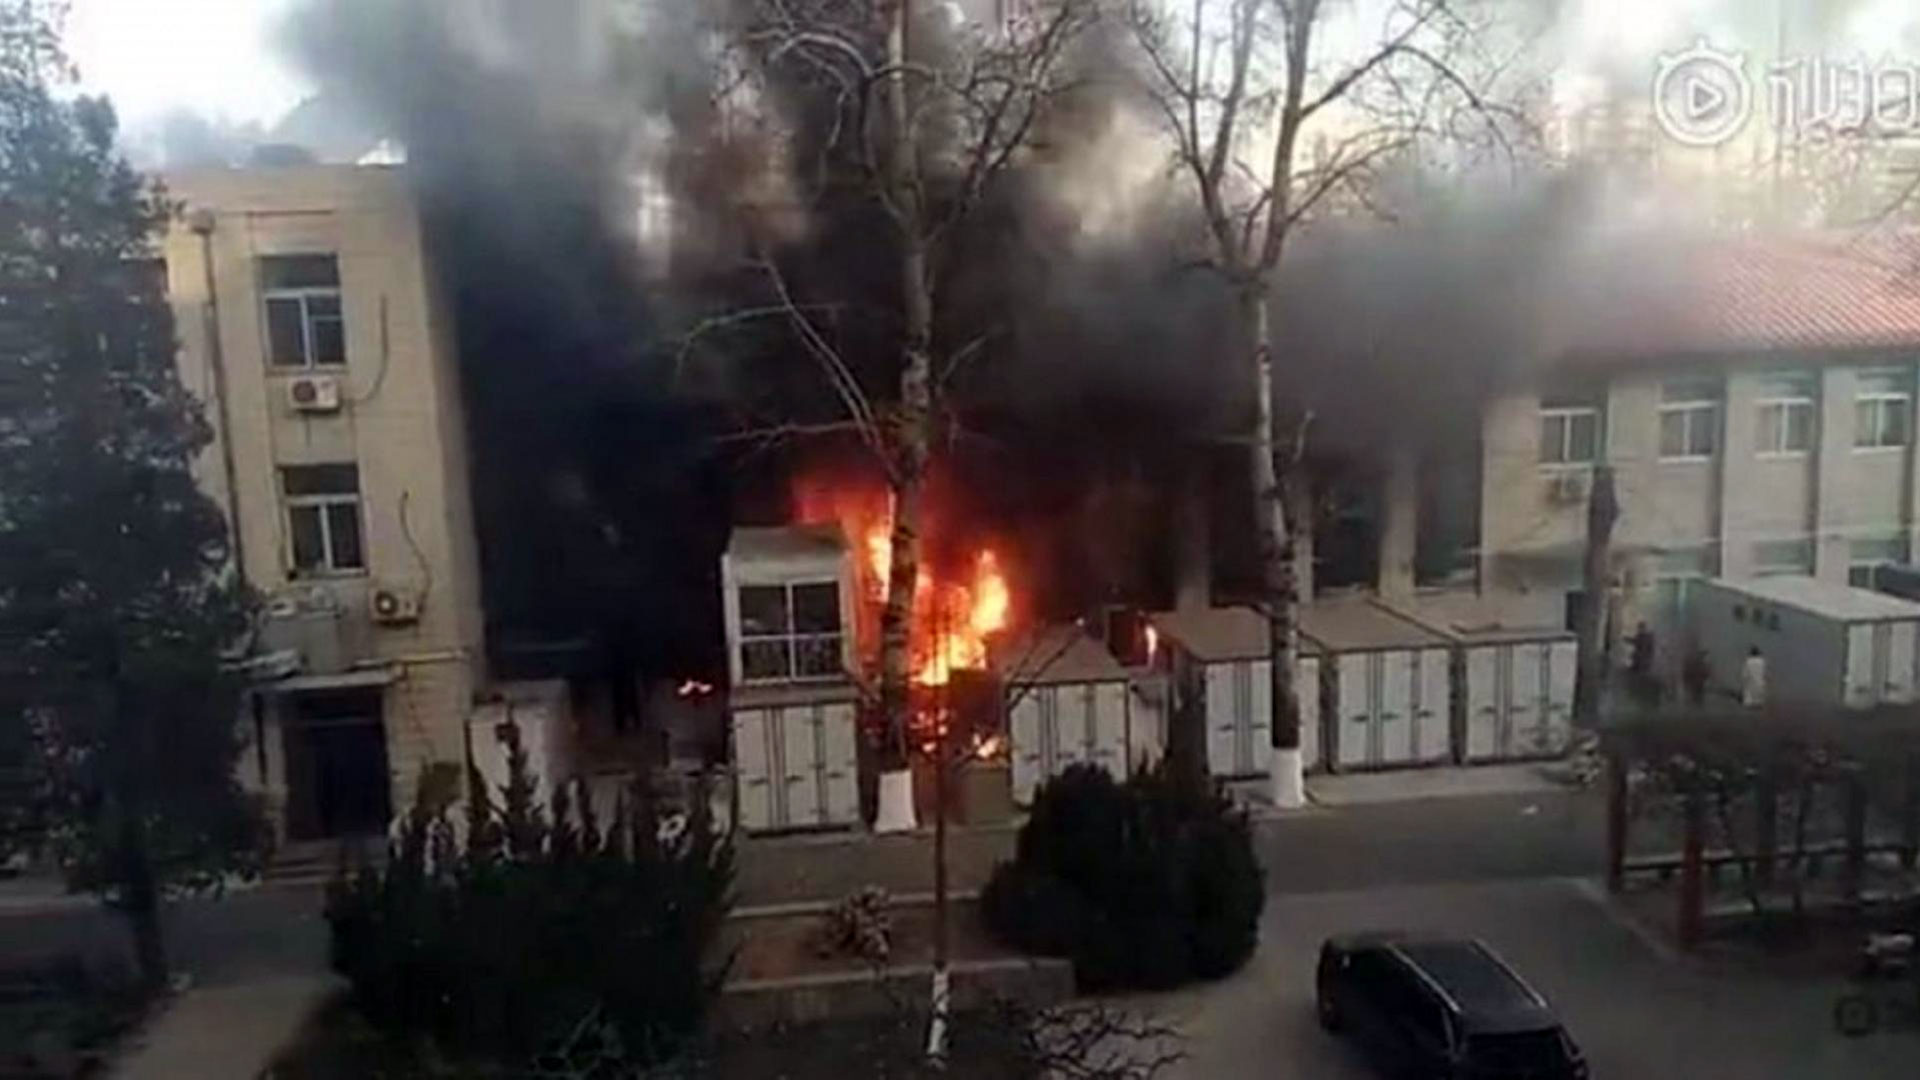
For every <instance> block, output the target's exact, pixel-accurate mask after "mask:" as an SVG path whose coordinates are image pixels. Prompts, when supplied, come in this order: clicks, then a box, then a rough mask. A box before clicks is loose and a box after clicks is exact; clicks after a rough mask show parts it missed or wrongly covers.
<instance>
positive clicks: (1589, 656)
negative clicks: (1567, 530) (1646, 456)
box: [1573, 465, 1620, 731]
mask: <svg viewBox="0 0 1920 1080" xmlns="http://www.w3.org/2000/svg"><path fill="white" fill-rule="evenodd" d="M1619 516H1620V504H1619V502H1618V501H1617V500H1616V499H1615V498H1614V491H1613V469H1611V468H1610V467H1608V466H1606V465H1598V466H1595V467H1594V470H1593V491H1592V493H1591V494H1589V496H1588V498H1587V557H1586V565H1585V568H1584V572H1583V574H1582V587H1583V588H1585V589H1586V593H1587V600H1586V603H1585V604H1584V605H1582V606H1581V608H1580V618H1579V622H1578V625H1576V626H1575V627H1574V636H1575V637H1576V638H1578V639H1579V650H1580V660H1579V666H1578V668H1577V670H1576V672H1575V676H1576V677H1575V680H1574V687H1573V721H1574V723H1575V725H1577V726H1579V727H1582V728H1585V729H1587V730H1589V731H1591V730H1592V729H1593V728H1595V727H1597V726H1598V725H1599V722H1600V686H1601V682H1602V681H1603V680H1604V679H1605V678H1606V670H1607V661H1606V649H1605V642H1604V640H1603V638H1604V635H1605V633H1606V605H1607V591H1608V589H1607V585H1608V581H1607V578H1608V567H1609V565H1610V564H1611V562H1612V559H1613V553H1612V552H1613V524H1614V522H1615V521H1616V520H1618V518H1619Z"/></svg>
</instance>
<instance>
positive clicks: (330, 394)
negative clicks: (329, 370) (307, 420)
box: [287, 375, 340, 413]
mask: <svg viewBox="0 0 1920 1080" xmlns="http://www.w3.org/2000/svg"><path fill="white" fill-rule="evenodd" d="M287 404H288V405H290V406H292V407H293V411H294V412H300V413H330V412H338V411H340V380H339V379H336V378H334V377H333V376H331V375H300V376H297V377H295V378H292V379H289V380H287Z"/></svg>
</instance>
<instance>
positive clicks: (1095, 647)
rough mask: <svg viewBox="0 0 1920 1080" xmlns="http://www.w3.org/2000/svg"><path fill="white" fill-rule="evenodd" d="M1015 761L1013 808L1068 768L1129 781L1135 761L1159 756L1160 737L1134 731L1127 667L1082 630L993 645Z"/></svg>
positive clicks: (1049, 631)
mask: <svg viewBox="0 0 1920 1080" xmlns="http://www.w3.org/2000/svg"><path fill="white" fill-rule="evenodd" d="M991 665H992V668H993V670H994V671H995V672H996V673H997V674H998V675H999V677H1000V680H1001V687H1002V693H1003V695H1004V701H1005V710H1006V716H1007V742H1008V754H1009V756H1010V758H1011V759H1012V770H1011V771H1012V777H1011V779H1012V785H1013V801H1014V802H1016V803H1019V804H1021V805H1023V806H1024V805H1027V804H1028V803H1031V802H1032V801H1033V792H1034V789H1035V788H1037V787H1039V786H1040V784H1041V783H1043V782H1044V781H1046V780H1047V779H1048V778H1049V777H1053V776H1058V775H1059V774H1060V773H1061V772H1064V771H1065V770H1066V769H1067V768H1068V767H1069V766H1071V765H1076V764H1079V763H1081V762H1088V763H1092V764H1095V765H1098V766H1100V767H1101V768H1103V769H1105V770H1107V771H1108V772H1109V773H1111V774H1113V777H1114V779H1116V780H1119V779H1125V777H1126V775H1127V772H1128V770H1129V769H1130V768H1131V767H1132V765H1133V764H1134V763H1135V761H1136V757H1137V756H1138V757H1145V756H1150V755H1152V754H1155V753H1157V752H1158V744H1159V740H1158V736H1157V733H1154V732H1149V731H1146V730H1142V731H1140V732H1139V733H1138V734H1137V737H1136V733H1135V732H1134V731H1133V719H1134V717H1133V709H1132V704H1131V698H1132V695H1131V694H1130V693H1129V689H1128V687H1129V678H1128V672H1127V669H1126V668H1125V667H1122V666H1121V664H1120V662H1119V661H1118V660H1116V659H1115V658H1114V656H1113V654H1112V653H1110V652H1108V651H1107V648H1106V646H1105V645H1104V644H1102V643H1101V642H1100V641H1097V640H1095V639H1094V638H1092V637H1090V636H1088V635H1087V633H1086V631H1084V630H1083V629H1081V628H1080V627H1079V626H1074V625H1066V626H1048V627H1041V628H1039V629H1036V630H1034V631H1032V632H1030V633H1026V634H1022V635H1019V636H1017V637H1014V638H1012V639H1009V640H1007V641H1005V642H996V643H995V645H994V648H993V649H992V657H991Z"/></svg>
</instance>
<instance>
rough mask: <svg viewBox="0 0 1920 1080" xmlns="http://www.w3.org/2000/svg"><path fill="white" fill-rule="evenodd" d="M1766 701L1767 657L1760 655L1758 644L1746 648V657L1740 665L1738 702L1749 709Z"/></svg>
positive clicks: (1755, 707)
mask: <svg viewBox="0 0 1920 1080" xmlns="http://www.w3.org/2000/svg"><path fill="white" fill-rule="evenodd" d="M1766 703H1767V658H1766V657H1764V656H1761V655H1760V646H1758V645H1755V646H1753V647H1752V648H1749V649H1748V650H1747V659H1746V661H1745V662H1743V663H1742V664H1741V665H1740V704H1742V705H1744V706H1746V707H1747V708H1749V709H1757V708H1760V707H1761V706H1762V705H1765V704H1766Z"/></svg>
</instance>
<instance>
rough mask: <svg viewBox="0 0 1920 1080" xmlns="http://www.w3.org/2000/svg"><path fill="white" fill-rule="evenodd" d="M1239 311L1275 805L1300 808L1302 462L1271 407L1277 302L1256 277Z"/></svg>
mask: <svg viewBox="0 0 1920 1080" xmlns="http://www.w3.org/2000/svg"><path fill="white" fill-rule="evenodd" d="M1240 314H1241V319H1242V320H1243V324H1244V326H1245V328H1246V330H1247V340H1248V343H1249V344H1250V345H1251V347H1252V350H1253V376H1254V430H1253V439H1252V451H1251V453H1252V460H1251V463H1250V464H1251V465H1252V476H1253V512H1254V523H1255V530H1256V533H1257V535H1258V537H1259V550H1260V584H1261V601H1262V603H1263V605H1264V606H1265V608H1266V615H1267V631H1268V656H1269V657H1270V659H1271V660H1272V663H1270V664H1269V665H1268V677H1269V679H1270V680H1271V681H1270V689H1271V691H1272V699H1273V765H1272V776H1271V790H1270V796H1271V798H1272V801H1273V805H1275V806H1277V807H1281V808H1283V809H1295V808H1298V807H1300V806H1304V805H1305V804H1306V790H1305V784H1304V783H1303V782H1302V778H1301V772H1302V769H1301V759H1300V692H1299V688H1298V687H1297V686H1296V685H1295V679H1294V676H1295V674H1296V670H1297V668H1298V664H1297V663H1296V658H1297V656H1298V655H1299V649H1300V643H1299V642H1300V632H1299V625H1298V621H1297V619H1296V616H1295V606H1296V605H1297V603H1298V601H1299V589H1298V581H1297V579H1296V577H1295V575H1294V566H1293V546H1292V542H1291V541H1292V534H1291V532H1290V530H1289V529H1288V527H1287V499H1286V491H1285V488H1284V486H1283V484H1284V481H1285V477H1284V476H1283V473H1282V469H1283V463H1282V458H1281V455H1282V454H1285V455H1286V460H1285V463H1284V468H1287V469H1291V468H1293V467H1295V466H1297V465H1298V462H1295V461H1293V460H1292V449H1291V447H1287V448H1282V447H1281V446H1279V445H1278V442H1277V440H1276V438H1275V430H1274V407H1273V326H1272V311H1271V300H1270V299H1269V297H1268V296H1267V289H1266V287H1265V283H1264V282H1263V281H1261V280H1260V279H1259V278H1258V277H1255V278H1254V279H1253V281H1252V282H1250V283H1247V284H1243V285H1242V287H1241V290H1240Z"/></svg>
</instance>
